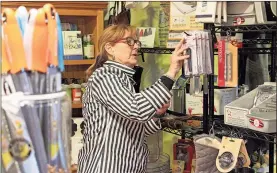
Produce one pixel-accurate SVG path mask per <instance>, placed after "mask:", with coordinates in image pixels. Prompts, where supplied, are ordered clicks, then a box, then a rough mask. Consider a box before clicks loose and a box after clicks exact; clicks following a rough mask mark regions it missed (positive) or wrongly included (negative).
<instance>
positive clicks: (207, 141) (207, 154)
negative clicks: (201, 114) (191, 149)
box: [194, 134, 221, 173]
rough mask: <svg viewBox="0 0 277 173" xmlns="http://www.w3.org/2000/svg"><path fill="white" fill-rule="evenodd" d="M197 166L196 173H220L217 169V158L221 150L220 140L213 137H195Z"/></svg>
mask: <svg viewBox="0 0 277 173" xmlns="http://www.w3.org/2000/svg"><path fill="white" fill-rule="evenodd" d="M194 145H195V154H196V166H195V172H210V173H219V172H220V171H218V169H217V168H216V163H215V160H216V157H217V155H218V151H219V148H220V145H221V143H220V139H219V138H217V137H214V136H211V135H207V134H202V135H196V136H194Z"/></svg>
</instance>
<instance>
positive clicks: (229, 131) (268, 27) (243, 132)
mask: <svg viewBox="0 0 277 173" xmlns="http://www.w3.org/2000/svg"><path fill="white" fill-rule="evenodd" d="M205 28H206V29H207V30H210V31H211V33H212V36H213V43H212V48H213V50H215V49H214V43H215V41H216V37H215V33H221V34H226V35H230V34H232V33H248V32H259V33H271V34H272V39H256V40H253V39H246V40H243V44H244V45H254V44H271V48H249V47H244V48H240V49H239V54H242V55H245V54H270V55H271V64H276V56H277V55H276V52H277V51H276V31H277V25H276V24H265V25H244V26H214V25H213V24H207V25H206V26H205ZM173 51H174V49H169V48H142V49H141V50H140V52H141V54H142V57H143V53H152V54H171V53H172V52H173ZM213 55H214V52H213V53H212V57H213ZM213 66H214V62H213V59H212V67H213ZM269 71H270V77H271V82H275V81H276V78H277V76H276V66H275V65H273V66H270V69H269ZM208 81H209V94H208V96H205V95H204V98H203V99H204V100H205V99H206V102H204V106H203V107H204V109H203V128H204V129H203V132H204V133H207V132H208V129H210V128H211V126H212V124H214V129H215V131H216V133H220V132H224V133H221V134H224V135H227V136H232V135H233V134H234V133H235V134H236V135H238V137H246V138H254V139H257V140H261V141H265V142H268V143H269V158H270V159H269V172H273V165H274V144H276V137H277V134H276V133H275V134H267V133H262V132H257V131H253V130H250V129H246V128H240V127H235V126H230V125H226V124H224V123H223V122H222V121H215V119H214V112H213V107H214V75H213V74H212V75H208ZM207 97H208V98H207ZM208 103H209V105H208ZM163 130H164V131H166V132H168V133H172V134H175V135H179V136H182V137H186V136H189V135H191V133H187V134H186V133H185V132H184V130H182V129H172V128H169V127H163Z"/></svg>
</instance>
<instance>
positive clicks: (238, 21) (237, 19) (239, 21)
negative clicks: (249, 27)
mask: <svg viewBox="0 0 277 173" xmlns="http://www.w3.org/2000/svg"><path fill="white" fill-rule="evenodd" d="M244 22H245V19H244V18H243V17H235V18H234V21H233V23H234V25H241V24H243V23H244Z"/></svg>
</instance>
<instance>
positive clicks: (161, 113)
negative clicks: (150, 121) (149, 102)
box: [156, 103, 170, 115]
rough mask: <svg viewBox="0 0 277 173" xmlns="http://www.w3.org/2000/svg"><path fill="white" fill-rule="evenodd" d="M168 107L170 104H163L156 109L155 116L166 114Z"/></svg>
mask: <svg viewBox="0 0 277 173" xmlns="http://www.w3.org/2000/svg"><path fill="white" fill-rule="evenodd" d="M169 106H170V103H167V104H164V105H163V107H162V108H161V109H158V110H157V111H156V114H157V115H163V114H164V113H165V112H166V110H167V109H168V108H169Z"/></svg>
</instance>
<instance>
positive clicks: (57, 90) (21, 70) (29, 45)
mask: <svg viewBox="0 0 277 173" xmlns="http://www.w3.org/2000/svg"><path fill="white" fill-rule="evenodd" d="M26 18H27V20H26ZM61 35H62V33H61V24H60V19H59V15H58V14H57V13H56V11H55V8H54V7H53V6H52V5H51V4H46V5H44V6H43V7H42V8H39V9H31V10H30V11H27V10H26V8H25V7H23V6H21V7H19V8H18V9H17V10H16V12H15V11H13V10H12V9H9V8H6V9H4V10H3V13H2V40H1V41H2V67H3V68H2V76H1V78H2V79H1V80H2V99H3V100H4V101H3V102H2V111H3V112H4V115H5V116H4V117H2V119H3V118H5V120H3V121H2V123H3V122H4V124H2V125H3V126H2V128H3V127H7V128H6V131H5V132H6V134H9V135H8V136H6V137H5V139H7V140H6V142H7V144H8V146H9V151H8V153H7V152H6V153H5V158H6V159H8V160H5V159H2V164H3V165H4V166H5V168H4V169H5V172H7V173H9V172H32V173H46V172H53V171H54V172H56V171H58V170H59V171H63V172H69V168H70V154H69V152H70V149H69V148H68V147H67V145H68V144H67V143H69V142H68V139H69V138H70V136H69V135H68V134H67V133H68V129H69V128H68V127H69V126H68V125H69V123H68V120H70V116H71V112H68V111H65V110H64V109H68V107H69V106H68V104H66V103H63V102H62V98H64V96H65V92H61V72H62V71H63V70H64V64H63V49H62V46H63V44H62V40H61V39H62V37H61ZM65 102H68V101H67V100H66V101H65ZM63 105H67V106H63ZM5 122H6V123H5ZM3 147H4V148H3ZM18 148H21V149H20V150H18ZM2 149H5V145H4V146H3V145H2ZM16 165H18V167H17V166H16ZM15 169H17V171H14V170H15ZM50 169H52V171H51V170H50Z"/></svg>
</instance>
